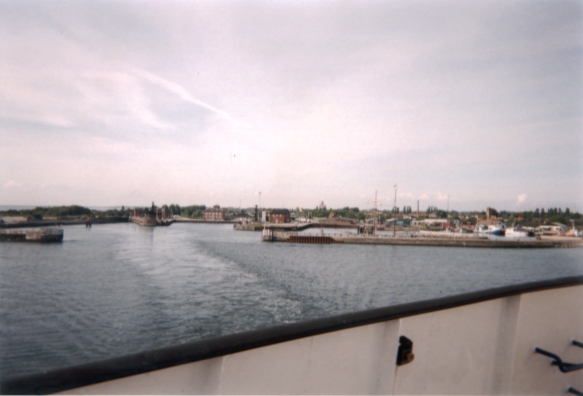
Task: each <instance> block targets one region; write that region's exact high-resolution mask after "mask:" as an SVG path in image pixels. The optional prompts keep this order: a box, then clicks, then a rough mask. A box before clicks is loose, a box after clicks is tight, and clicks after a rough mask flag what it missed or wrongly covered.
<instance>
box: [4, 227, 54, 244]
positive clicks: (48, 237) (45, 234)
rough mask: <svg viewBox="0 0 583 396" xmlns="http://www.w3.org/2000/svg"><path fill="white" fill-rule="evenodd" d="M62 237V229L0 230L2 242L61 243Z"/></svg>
mask: <svg viewBox="0 0 583 396" xmlns="http://www.w3.org/2000/svg"><path fill="white" fill-rule="evenodd" d="M63 236H64V232H63V229H62V228H59V227H50V228H40V229H18V230H0V241H3V242H62V241H63Z"/></svg>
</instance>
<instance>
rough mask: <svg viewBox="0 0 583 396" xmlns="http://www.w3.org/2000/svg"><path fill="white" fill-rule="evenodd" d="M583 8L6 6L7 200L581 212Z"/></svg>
mask: <svg viewBox="0 0 583 396" xmlns="http://www.w3.org/2000/svg"><path fill="white" fill-rule="evenodd" d="M582 4H583V3H581V2H578V1H565V2H561V3H556V2H553V1H535V2H532V1H528V2H527V1H510V2H493V1H472V2H462V1H413V2H410V1H390V2H386V1H384V2H381V1H379V2H374V1H373V2H366V3H362V2H356V1H354V2H352V1H338V2H313V3H305V2H285V1H279V2H269V3H263V2H245V3H244V4H243V3H241V2H235V1H221V2H210V1H199V2H186V1H184V2H183V1H175V2H172V1H171V2H134V1H119V2H101V1H84V2H72V1H52V2H44V1H40V2H36V1H0V47H1V48H2V51H1V52H0V100H1V104H0V143H1V144H0V156H1V158H2V160H1V166H0V204H20V205H61V204H72V203H78V204H84V205H94V206H95V205H103V206H109V205H126V206H133V205H142V206H143V205H147V204H148V203H149V202H151V201H152V200H154V201H156V202H160V203H162V202H167V203H170V202H177V203H179V204H182V205H186V204H199V203H200V204H207V205H212V204H215V203H219V204H221V205H223V206H227V205H233V206H238V205H239V202H241V204H242V205H243V206H251V205H255V204H257V203H258V192H259V191H261V192H262V205H268V206H274V207H275V206H303V207H313V206H315V205H316V204H318V203H319V202H320V201H321V200H324V201H325V202H326V204H327V205H328V206H332V207H337V206H359V207H369V206H371V204H370V202H371V200H372V198H373V197H374V192H375V190H378V191H379V196H380V197H381V198H380V199H381V201H383V200H384V201H385V205H386V206H390V205H392V199H393V194H394V190H393V186H394V185H395V184H398V186H399V189H398V193H399V196H398V204H399V205H400V206H402V205H411V206H416V202H417V200H421V206H422V208H425V207H427V206H428V205H436V206H440V205H441V206H444V199H447V195H449V196H450V207H453V208H455V209H458V210H465V209H480V208H483V207H485V206H494V207H496V208H499V209H509V210H520V209H525V210H528V209H534V208H535V207H549V206H560V207H566V206H568V207H570V208H571V209H573V210H579V211H581V210H583V205H582V203H583V184H582V180H583V155H582V154H583V130H582V125H583V124H582V120H583V117H582V115H583V114H582V112H583V110H582V109H583V101H582V97H583V84H582V83H583V79H582V73H583V72H582V70H583V64H582V63H583V62H582V60H583V51H582V50H583V48H582V47H583V29H582V27H583V26H582V25H583V23H582V20H583V5H582ZM444 197H445V198H444Z"/></svg>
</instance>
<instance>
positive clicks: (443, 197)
mask: <svg viewBox="0 0 583 396" xmlns="http://www.w3.org/2000/svg"><path fill="white" fill-rule="evenodd" d="M448 199H449V195H448V194H442V193H440V192H438V193H437V200H438V201H447V200H448Z"/></svg>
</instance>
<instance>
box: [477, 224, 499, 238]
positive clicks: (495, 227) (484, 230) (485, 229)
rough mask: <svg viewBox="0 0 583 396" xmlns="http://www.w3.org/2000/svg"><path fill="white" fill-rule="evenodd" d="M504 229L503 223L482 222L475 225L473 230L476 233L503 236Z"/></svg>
mask: <svg viewBox="0 0 583 396" xmlns="http://www.w3.org/2000/svg"><path fill="white" fill-rule="evenodd" d="M505 230H506V226H505V225H504V224H503V223H498V224H489V225H486V224H483V225H477V226H476V228H475V230H474V232H475V233H476V234H478V235H496V236H503V235H504V233H505Z"/></svg>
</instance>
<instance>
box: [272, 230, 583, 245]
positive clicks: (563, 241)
mask: <svg viewBox="0 0 583 396" xmlns="http://www.w3.org/2000/svg"><path fill="white" fill-rule="evenodd" d="M262 240H263V241H266V242H288V243H321V244H331V243H342V244H355V245H401V246H443V247H476V248H567V247H569V248H571V247H583V239H581V238H560V237H555V238H553V237H543V238H523V239H512V238H504V237H500V238H488V237H482V236H474V235H468V236H465V235H459V236H458V235H451V234H444V235H442V236H433V235H424V236H419V235H413V234H412V235H408V236H396V237H395V236H392V235H391V236H387V235H311V236H309V235H300V234H298V233H296V232H286V231H276V230H271V229H265V230H264V231H263V234H262Z"/></svg>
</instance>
